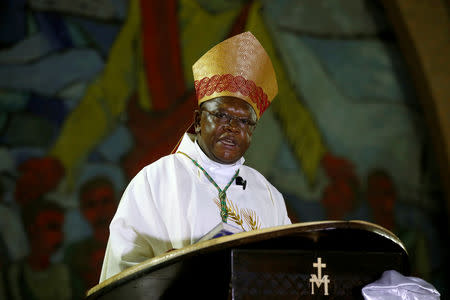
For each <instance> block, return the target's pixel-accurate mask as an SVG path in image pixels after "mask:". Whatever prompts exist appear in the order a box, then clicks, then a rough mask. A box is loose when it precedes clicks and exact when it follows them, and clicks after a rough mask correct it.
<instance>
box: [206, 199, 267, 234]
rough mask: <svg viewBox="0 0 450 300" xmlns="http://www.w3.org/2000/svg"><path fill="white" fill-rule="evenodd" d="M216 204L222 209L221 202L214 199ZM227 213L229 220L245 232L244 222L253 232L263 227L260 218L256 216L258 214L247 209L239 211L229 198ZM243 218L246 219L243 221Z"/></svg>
mask: <svg viewBox="0 0 450 300" xmlns="http://www.w3.org/2000/svg"><path fill="white" fill-rule="evenodd" d="M214 203H216V205H217V206H218V207H219V208H220V207H221V206H220V200H219V199H218V198H215V199H214ZM227 211H228V218H230V219H231V220H232V221H234V222H235V223H236V224H237V225H239V226H240V227H241V228H242V229H243V230H244V231H247V230H246V229H245V228H244V222H245V224H246V225H247V227H248V228H250V229H251V230H255V229H259V228H260V227H261V224H260V221H259V217H258V216H257V215H256V212H255V211H254V210H252V209H249V208H245V209H239V207H238V206H237V205H236V204H234V203H233V202H232V201H231V200H229V199H228V198H227ZM242 216H243V217H244V219H242Z"/></svg>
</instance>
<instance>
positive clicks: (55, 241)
mask: <svg viewBox="0 0 450 300" xmlns="http://www.w3.org/2000/svg"><path fill="white" fill-rule="evenodd" d="M63 223H64V214H63V213H62V212H60V211H56V210H44V211H42V212H40V213H38V214H37V215H36V218H35V221H34V222H33V223H32V224H31V225H30V228H29V229H28V231H29V232H30V241H31V253H32V254H34V255H38V256H40V257H44V256H46V257H49V256H50V255H52V254H53V253H54V252H55V251H56V250H57V249H58V248H59V247H60V246H61V243H62V241H63V238H64V234H63V230H62V227H63Z"/></svg>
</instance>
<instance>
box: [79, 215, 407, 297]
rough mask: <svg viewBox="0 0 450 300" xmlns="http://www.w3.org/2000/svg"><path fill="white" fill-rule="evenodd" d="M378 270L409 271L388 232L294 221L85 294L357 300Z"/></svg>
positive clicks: (204, 245)
mask: <svg viewBox="0 0 450 300" xmlns="http://www.w3.org/2000/svg"><path fill="white" fill-rule="evenodd" d="M385 270H397V271H398V272H400V273H402V274H404V275H409V263H408V255H407V252H406V250H405V247H404V246H403V244H402V243H401V241H400V240H399V239H398V238H397V237H396V236H395V235H394V234H393V233H391V232H390V231H388V230H386V229H384V228H383V227H380V226H378V225H375V224H372V223H368V222H364V221H323V222H310V223H298V224H292V225H285V226H277V227H272V228H265V229H261V230H255V231H251V232H243V233H237V234H234V235H230V236H224V237H220V238H216V239H213V240H209V241H204V242H201V243H197V244H194V245H190V246H188V247H185V248H182V249H178V250H174V251H171V252H168V253H165V254H163V255H160V256H157V257H154V258H151V259H149V260H147V261H145V262H143V263H141V264H139V265H136V266H134V267H132V268H129V269H127V270H125V271H123V272H121V273H119V274H117V275H116V276H114V277H112V278H109V279H108V280H106V281H104V282H102V283H101V284H99V285H97V286H95V287H93V288H92V289H90V290H89V291H88V294H87V299H89V300H93V299H99V300H103V299H130V300H131V299H133V300H134V299H363V298H362V295H361V288H362V287H363V286H365V285H366V284H368V283H370V282H373V281H375V280H377V279H379V278H380V276H381V274H382V273H383V271H385Z"/></svg>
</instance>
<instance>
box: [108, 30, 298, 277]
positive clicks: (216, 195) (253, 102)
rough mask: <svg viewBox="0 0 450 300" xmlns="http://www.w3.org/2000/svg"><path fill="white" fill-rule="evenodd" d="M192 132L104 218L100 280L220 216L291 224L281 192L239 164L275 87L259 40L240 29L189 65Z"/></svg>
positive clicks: (240, 222)
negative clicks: (192, 95)
mask: <svg viewBox="0 0 450 300" xmlns="http://www.w3.org/2000/svg"><path fill="white" fill-rule="evenodd" d="M193 72H194V79H195V89H196V94H197V99H198V103H199V105H200V106H199V110H197V111H196V112H195V120H194V128H195V135H189V134H185V135H184V137H183V139H182V141H181V142H180V145H179V147H178V151H176V153H174V154H172V155H168V156H165V157H163V158H161V159H159V160H158V161H156V162H154V163H152V164H150V165H148V166H147V167H145V168H144V169H142V170H141V171H140V172H139V173H138V174H137V175H136V177H135V178H133V180H132V181H131V182H130V184H129V186H128V187H127V189H126V191H125V193H124V195H123V197H122V200H121V202H120V204H119V207H118V209H117V212H116V214H115V216H114V218H113V220H112V222H111V225H110V237H109V241H108V246H107V249H106V254H105V259H104V262H103V268H102V274H101V277H100V281H103V280H105V279H107V278H109V277H111V276H113V275H115V274H117V273H119V272H120V271H122V270H124V269H126V268H128V267H131V266H133V265H136V264H138V263H139V262H142V261H144V260H146V259H148V258H150V257H153V256H156V255H159V254H161V253H164V252H166V251H168V250H170V249H173V248H182V247H185V246H187V245H190V244H192V243H195V242H196V241H197V240H198V239H199V238H200V237H202V236H203V235H204V234H206V233H207V232H208V231H209V230H211V229H212V228H213V227H215V226H216V225H217V224H219V223H220V222H227V223H229V224H232V225H235V226H238V227H241V228H242V229H243V230H254V229H258V228H264V227H270V226H276V225H282V224H290V220H289V218H288V216H287V213H286V207H285V204H284V200H283V197H282V195H281V194H280V193H279V192H278V191H277V190H276V189H275V188H274V187H273V186H272V185H271V184H270V183H269V182H268V181H267V180H266V179H265V178H264V177H263V176H262V175H261V174H260V173H259V172H257V171H256V170H254V169H252V168H250V167H247V166H244V165H243V163H244V158H243V157H242V156H243V155H244V153H245V151H246V150H247V148H248V147H249V145H250V141H251V137H252V133H253V130H254V129H255V126H256V122H257V120H258V119H259V118H260V117H261V115H262V114H263V112H264V110H266V109H267V107H268V106H269V105H270V102H271V101H272V99H273V98H274V97H275V95H276V93H277V83H276V78H275V72H274V70H273V67H272V63H271V61H270V58H269V57H268V55H267V53H266V52H265V50H264V49H263V48H262V46H261V44H260V43H259V42H258V41H257V40H256V38H255V37H254V36H253V35H252V34H251V33H250V32H245V33H242V34H240V35H237V36H234V37H232V38H230V39H227V40H225V41H223V42H222V43H220V44H218V45H216V46H215V47H213V48H212V49H211V50H209V51H208V52H207V53H206V54H205V55H203V56H202V57H201V58H200V59H199V60H198V61H197V62H196V63H195V64H194V66H193Z"/></svg>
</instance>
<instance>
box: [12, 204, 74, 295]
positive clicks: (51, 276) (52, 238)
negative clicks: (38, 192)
mask: <svg viewBox="0 0 450 300" xmlns="http://www.w3.org/2000/svg"><path fill="white" fill-rule="evenodd" d="M22 219H23V223H24V226H25V228H26V232H27V236H28V239H29V243H30V254H29V255H28V256H27V257H26V258H24V259H23V260H21V261H17V262H14V263H13V264H11V266H10V267H9V268H8V269H7V270H5V273H6V274H5V275H4V278H5V280H6V283H7V284H5V287H6V288H7V289H8V290H7V291H6V294H7V295H8V297H7V299H30V300H34V299H36V300H38V299H39V300H41V299H49V300H50V299H71V297H72V291H71V286H70V278H69V271H68V268H67V266H66V265H65V264H63V263H52V262H51V258H52V255H53V254H55V253H56V251H57V250H58V249H59V248H60V247H61V245H62V241H63V238H64V236H63V231H62V226H63V222H64V212H63V210H62V209H61V208H60V207H59V206H58V205H56V204H54V203H52V202H50V201H48V200H46V199H43V198H40V199H38V200H35V201H33V202H32V203H29V204H27V205H26V206H24V207H22Z"/></svg>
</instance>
